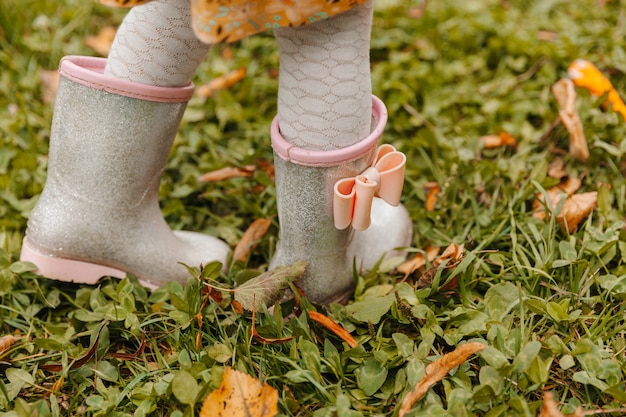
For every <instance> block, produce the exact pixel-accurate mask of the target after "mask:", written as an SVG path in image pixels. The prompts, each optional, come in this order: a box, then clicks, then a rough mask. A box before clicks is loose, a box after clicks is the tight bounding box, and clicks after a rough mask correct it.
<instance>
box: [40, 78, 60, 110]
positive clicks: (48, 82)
mask: <svg viewBox="0 0 626 417" xmlns="http://www.w3.org/2000/svg"><path fill="white" fill-rule="evenodd" d="M59 77H60V74H59V71H58V70H41V72H39V80H40V81H41V94H42V100H43V102H44V103H46V104H51V103H54V100H55V99H56V96H57V90H58V89H59Z"/></svg>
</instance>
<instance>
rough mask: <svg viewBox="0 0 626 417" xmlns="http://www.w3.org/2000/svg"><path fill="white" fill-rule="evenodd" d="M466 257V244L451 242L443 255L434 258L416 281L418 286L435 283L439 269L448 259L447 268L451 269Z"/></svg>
mask: <svg viewBox="0 0 626 417" xmlns="http://www.w3.org/2000/svg"><path fill="white" fill-rule="evenodd" d="M464 257H465V245H464V244H461V245H457V244H456V243H454V242H453V243H450V244H449V245H448V247H447V248H446V249H445V250H444V251H443V253H442V254H441V255H439V256H438V257H437V258H436V259H434V260H433V261H432V263H431V266H430V268H428V269H427V270H426V271H425V272H424V273H423V274H422V275H421V276H420V277H419V279H418V280H417V282H416V283H415V287H416V288H424V287H428V286H429V285H431V284H432V283H433V279H434V278H435V274H436V273H437V269H439V267H440V266H441V264H443V263H444V262H446V261H449V262H448V263H446V266H445V268H446V269H450V268H454V267H455V266H456V265H458V264H459V262H461V261H462V260H463V258H464Z"/></svg>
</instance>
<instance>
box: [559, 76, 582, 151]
mask: <svg viewBox="0 0 626 417" xmlns="http://www.w3.org/2000/svg"><path fill="white" fill-rule="evenodd" d="M552 95H554V97H555V98H556V101H557V102H558V103H559V108H560V110H559V119H561V123H563V126H565V128H566V129H567V131H568V132H569V152H570V154H572V156H573V157H574V158H576V159H578V160H579V161H583V162H584V161H586V160H587V158H589V147H588V146H587V139H586V138H585V132H584V130H583V124H582V122H581V121H580V116H579V115H578V111H577V110H576V90H575V89H574V83H573V82H572V80H569V79H567V78H561V79H560V80H559V81H557V82H556V83H555V84H554V85H553V86H552Z"/></svg>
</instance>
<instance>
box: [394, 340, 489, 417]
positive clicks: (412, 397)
mask: <svg viewBox="0 0 626 417" xmlns="http://www.w3.org/2000/svg"><path fill="white" fill-rule="evenodd" d="M486 347H487V346H485V345H484V344H482V343H480V342H469V343H465V344H464V345H461V346H459V347H457V348H456V349H455V350H454V351H452V352H450V353H446V354H445V355H443V356H442V357H441V358H439V359H437V360H436V361H434V362H432V363H431V364H429V365H428V366H427V367H426V370H425V372H424V377H423V378H422V380H421V381H420V382H418V383H417V385H416V386H415V388H413V391H411V392H409V393H408V394H407V395H406V396H405V397H404V399H403V400H402V405H401V406H400V414H399V416H400V417H403V416H404V415H405V414H406V413H408V412H409V411H411V408H413V405H415V403H416V402H417V401H419V400H420V399H421V398H422V397H423V396H424V395H425V394H426V392H427V391H428V389H429V388H430V387H431V386H432V385H434V384H436V383H437V382H439V381H441V380H442V379H443V378H445V377H446V375H447V374H448V372H450V371H451V370H452V369H454V368H456V367H457V366H459V365H461V364H462V363H463V362H465V361H466V360H467V359H468V358H469V357H470V356H472V355H473V354H474V353H476V352H480V351H481V350H483V349H485V348H486Z"/></svg>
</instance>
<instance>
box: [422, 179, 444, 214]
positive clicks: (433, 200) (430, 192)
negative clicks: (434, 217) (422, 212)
mask: <svg viewBox="0 0 626 417" xmlns="http://www.w3.org/2000/svg"><path fill="white" fill-rule="evenodd" d="M424 190H426V191H427V194H426V211H428V212H431V211H433V210H434V209H435V204H437V195H438V194H439V191H441V187H439V184H437V183H436V182H435V181H429V182H427V183H426V184H424Z"/></svg>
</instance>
